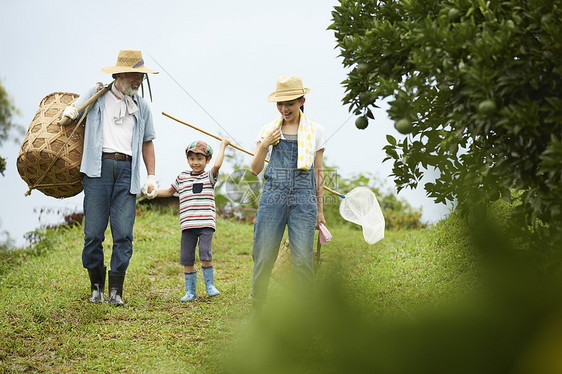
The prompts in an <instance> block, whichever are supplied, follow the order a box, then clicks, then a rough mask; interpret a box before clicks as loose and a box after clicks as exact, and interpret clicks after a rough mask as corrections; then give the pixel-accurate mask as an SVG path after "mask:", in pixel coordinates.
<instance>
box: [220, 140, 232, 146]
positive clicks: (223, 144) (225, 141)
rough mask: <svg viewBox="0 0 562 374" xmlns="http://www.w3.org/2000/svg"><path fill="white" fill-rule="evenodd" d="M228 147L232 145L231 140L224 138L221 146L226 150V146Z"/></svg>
mask: <svg viewBox="0 0 562 374" xmlns="http://www.w3.org/2000/svg"><path fill="white" fill-rule="evenodd" d="M228 145H230V140H229V139H227V138H223V139H222V141H221V146H222V147H225V148H226V146H228Z"/></svg>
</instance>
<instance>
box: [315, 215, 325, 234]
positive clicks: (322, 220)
mask: <svg viewBox="0 0 562 374" xmlns="http://www.w3.org/2000/svg"><path fill="white" fill-rule="evenodd" d="M320 224H323V225H324V226H326V219H325V218H324V213H322V212H318V214H316V230H319V229H320Z"/></svg>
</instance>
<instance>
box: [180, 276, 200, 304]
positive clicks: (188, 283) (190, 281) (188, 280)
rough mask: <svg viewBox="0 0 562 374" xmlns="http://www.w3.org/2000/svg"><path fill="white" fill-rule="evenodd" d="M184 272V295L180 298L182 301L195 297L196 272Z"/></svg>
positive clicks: (191, 299)
mask: <svg viewBox="0 0 562 374" xmlns="http://www.w3.org/2000/svg"><path fill="white" fill-rule="evenodd" d="M184 274H185V290H186V293H185V295H184V296H183V297H182V298H181V301H182V302H186V301H193V300H195V299H197V292H196V290H195V287H196V284H197V272H196V271H194V272H193V273H184Z"/></svg>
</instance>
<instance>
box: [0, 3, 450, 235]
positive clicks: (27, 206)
mask: <svg viewBox="0 0 562 374" xmlns="http://www.w3.org/2000/svg"><path fill="white" fill-rule="evenodd" d="M338 4H339V2H338V1H333V0H306V1H302V0H285V1H283V2H270V1H263V0H246V1H238V2H233V1H228V0H215V1H189V0H185V1H172V0H159V1H145V0H138V1H134V2H133V1H128V0H127V1H125V0H123V1H109V0H99V1H95V2H93V1H90V2H83V1H75V0H56V1H48V2H47V1H41V0H19V1H11V0H0V10H1V11H0V35H2V47H1V49H0V56H1V57H0V80H1V82H2V85H3V86H4V87H5V89H6V90H7V92H8V94H9V95H10V96H11V98H12V100H13V103H14V104H15V106H16V107H17V108H18V109H19V111H20V114H19V115H18V116H17V117H16V118H14V120H15V122H16V123H18V124H20V125H22V126H23V127H24V128H25V130H27V128H28V127H29V124H30V123H31V120H32V119H33V117H34V115H35V113H36V111H37V109H38V108H39V103H40V101H41V100H42V99H43V98H44V97H45V96H46V95H48V94H50V93H52V92H73V93H78V94H81V93H83V92H84V91H85V90H86V89H87V88H88V87H90V86H92V85H94V84H95V83H96V82H103V83H109V82H111V80H112V79H111V76H109V75H106V74H103V73H101V72H100V69H101V68H102V67H105V66H111V65H115V63H116V60H117V55H118V53H119V50H121V49H139V50H141V51H142V53H143V57H144V61H145V66H147V67H149V68H152V69H154V70H157V71H159V72H160V73H159V74H157V75H152V76H151V77H150V84H151V87H152V96H153V101H152V103H151V104H150V105H151V108H152V111H153V116H154V121H155V127H156V139H155V141H154V144H155V152H156V179H157V181H158V184H159V186H160V187H167V186H169V184H170V183H171V182H172V181H173V180H174V179H175V177H176V175H177V174H178V173H179V172H180V171H182V170H184V169H186V168H187V163H186V159H185V156H184V149H185V147H186V146H187V144H188V143H190V142H192V141H194V140H204V141H206V142H207V143H209V144H210V145H211V147H213V148H215V149H218V146H219V144H220V142H219V141H218V140H215V139H213V138H210V137H208V136H207V135H204V134H202V133H199V132H197V131H196V130H193V129H191V128H188V127H186V126H184V125H181V124H179V123H177V122H175V121H173V120H171V119H169V118H167V117H165V116H163V115H162V112H165V113H168V114H170V115H172V116H173V117H176V118H179V119H181V120H182V121H185V122H188V123H190V124H193V125H195V126H197V127H200V128H202V129H204V130H205V131H207V132H209V133H212V134H216V135H218V136H222V137H228V138H229V139H230V140H231V141H232V142H233V143H234V144H236V145H238V146H239V147H241V148H244V149H246V150H249V151H250V152H253V151H254V149H255V143H254V140H255V137H256V136H257V133H258V131H259V129H260V128H261V126H263V125H264V124H265V123H268V122H270V121H271V120H273V119H275V118H277V116H278V112H277V109H276V107H275V104H273V103H270V102H268V101H267V100H266V98H267V96H268V95H269V94H270V93H271V92H273V91H274V90H275V82H276V80H277V78H278V77H279V76H281V75H294V74H297V75H299V76H300V77H301V78H302V80H303V83H304V85H305V87H309V88H310V89H311V92H310V93H309V94H308V95H307V96H306V98H307V101H306V105H305V110H306V114H307V116H308V117H309V118H310V119H311V120H312V121H314V122H316V123H319V124H321V125H322V126H324V128H325V129H326V137H327V139H328V142H327V144H326V149H325V153H324V155H325V163H326V164H327V165H329V166H334V167H336V169H337V173H338V175H340V176H341V177H343V178H349V177H351V176H353V175H356V174H358V173H362V174H366V173H370V174H372V175H374V176H375V177H376V178H377V179H378V180H379V181H380V184H381V185H382V186H383V189H384V190H386V191H393V190H394V184H393V181H392V178H391V177H390V174H391V170H392V164H391V163H390V162H389V161H387V162H384V163H383V159H384V158H385V153H384V151H383V147H384V146H385V145H386V135H387V134H391V135H392V136H394V137H396V138H400V137H401V135H400V134H399V133H398V132H397V131H396V130H395V129H394V126H393V123H392V121H390V120H389V119H388V116H387V114H386V108H387V106H386V105H384V104H383V105H381V108H380V109H376V110H374V114H375V120H374V121H371V122H370V124H369V127H367V129H365V130H358V129H357V128H356V127H355V125H354V122H355V118H356V117H355V116H353V115H352V114H351V113H350V112H349V107H348V106H346V105H343V103H342V98H343V97H344V96H345V88H344V86H343V84H342V81H344V80H345V79H346V68H344V66H343V63H342V62H343V60H342V58H341V57H339V51H338V49H337V44H336V40H335V36H334V32H333V31H332V30H327V28H328V26H329V25H330V24H331V22H332V20H331V19H332V16H331V11H332V10H333V7H334V6H335V5H338ZM145 97H146V98H148V95H146V92H145ZM21 141H23V136H22V137H21V138H20V139H19V141H18V142H10V141H8V142H5V143H4V144H2V145H1V146H0V155H2V156H3V157H5V158H6V159H7V160H6V161H7V164H8V165H7V169H6V172H5V173H4V174H5V176H4V177H2V176H0V189H1V191H2V193H1V194H0V232H1V231H7V232H8V233H9V236H10V237H11V238H12V239H13V240H14V241H15V243H16V245H20V246H21V245H25V243H26V242H25V240H24V234H25V233H26V232H29V231H33V230H34V229H36V228H38V227H40V226H42V225H45V224H52V223H58V222H60V221H61V220H62V215H63V214H65V213H71V212H74V211H81V210H82V200H83V193H80V194H78V195H77V196H74V197H71V198H66V199H55V198H53V197H49V196H46V195H44V194H43V193H41V192H40V191H37V190H34V191H33V192H32V193H31V195H30V196H28V197H25V196H24V194H25V192H26V191H27V189H28V187H27V185H26V183H25V182H24V181H23V180H22V179H21V178H20V176H19V174H18V172H17V168H16V160H17V156H18V153H19V148H20V146H21ZM229 152H231V153H239V154H238V155H237V157H238V158H239V160H240V161H241V162H242V163H243V164H246V165H249V164H250V162H251V158H250V156H245V155H244V154H242V153H240V152H239V151H237V150H235V149H233V148H228V149H227V153H229ZM228 168H229V165H224V166H223V169H224V170H223V172H226V173H228V172H229V169H228ZM142 173H143V180H144V178H145V176H146V170H144V168H143V170H142ZM342 192H344V193H345V192H347V191H342ZM425 195H426V194H425V191H423V189H422V188H418V189H417V190H403V191H401V192H400V194H398V197H399V198H403V199H405V200H406V201H407V202H408V203H409V204H410V205H411V206H413V207H414V208H421V209H422V213H423V215H422V220H423V221H425V222H428V223H432V222H435V221H437V220H439V219H440V218H442V217H443V216H444V215H446V214H447V213H448V212H449V210H450V209H449V208H448V207H445V206H443V205H435V204H434V203H433V202H432V201H431V200H430V199H428V198H427V197H426V196H425ZM327 226H328V227H329V222H328V223H327ZM1 238H2V237H1V236H0V239H1Z"/></svg>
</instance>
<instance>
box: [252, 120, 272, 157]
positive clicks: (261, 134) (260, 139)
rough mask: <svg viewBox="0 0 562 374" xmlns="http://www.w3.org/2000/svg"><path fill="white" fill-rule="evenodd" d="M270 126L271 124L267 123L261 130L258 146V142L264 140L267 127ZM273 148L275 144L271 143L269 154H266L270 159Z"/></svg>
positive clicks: (257, 140) (257, 139)
mask: <svg viewBox="0 0 562 374" xmlns="http://www.w3.org/2000/svg"><path fill="white" fill-rule="evenodd" d="M268 126H269V124H266V125H264V126H263V127H262V128H261V130H260V132H259V134H258V137H257V138H256V147H257V146H258V143H260V142H261V141H262V140H263V138H265V130H266V129H267V127H268ZM272 149H273V146H272V145H270V146H269V149H268V150H267V155H266V156H265V158H266V159H268V160H269V158H270V157H271V150H272Z"/></svg>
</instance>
